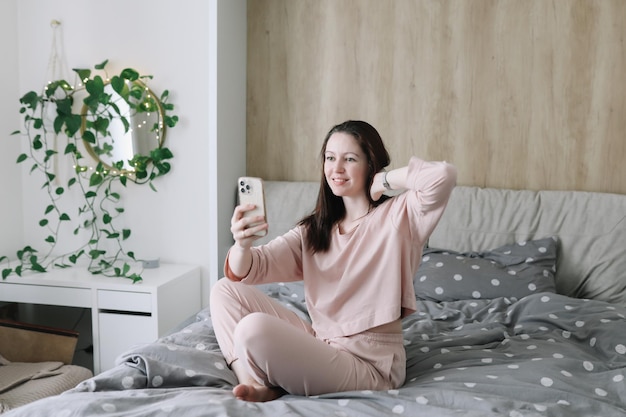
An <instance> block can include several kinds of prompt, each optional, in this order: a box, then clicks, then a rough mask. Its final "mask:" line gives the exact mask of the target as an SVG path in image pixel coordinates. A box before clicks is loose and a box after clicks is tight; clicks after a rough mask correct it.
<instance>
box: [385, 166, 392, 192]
mask: <svg viewBox="0 0 626 417" xmlns="http://www.w3.org/2000/svg"><path fill="white" fill-rule="evenodd" d="M383 186H384V187H385V188H386V189H387V190H388V191H392V190H393V188H391V185H389V183H388V182H387V171H385V172H384V173H383Z"/></svg>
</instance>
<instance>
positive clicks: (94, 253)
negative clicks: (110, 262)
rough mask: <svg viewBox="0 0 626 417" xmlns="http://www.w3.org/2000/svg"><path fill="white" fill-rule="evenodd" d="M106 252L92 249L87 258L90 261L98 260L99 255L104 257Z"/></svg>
mask: <svg viewBox="0 0 626 417" xmlns="http://www.w3.org/2000/svg"><path fill="white" fill-rule="evenodd" d="M105 253H106V252H105V251H103V250H98V249H92V250H90V251H89V257H90V258H91V259H97V258H99V257H100V256H101V255H104V254H105Z"/></svg>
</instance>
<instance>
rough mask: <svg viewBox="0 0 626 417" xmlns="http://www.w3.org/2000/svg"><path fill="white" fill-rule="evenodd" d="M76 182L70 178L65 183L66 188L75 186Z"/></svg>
mask: <svg viewBox="0 0 626 417" xmlns="http://www.w3.org/2000/svg"><path fill="white" fill-rule="evenodd" d="M76 181H78V180H77V179H76V178H70V179H69V180H68V181H67V188H70V187H71V186H72V185H74V184H76Z"/></svg>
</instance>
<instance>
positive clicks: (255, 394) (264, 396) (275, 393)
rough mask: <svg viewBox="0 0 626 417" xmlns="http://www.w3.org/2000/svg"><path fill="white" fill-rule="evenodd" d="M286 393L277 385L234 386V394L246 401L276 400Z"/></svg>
mask: <svg viewBox="0 0 626 417" xmlns="http://www.w3.org/2000/svg"><path fill="white" fill-rule="evenodd" d="M284 394H285V391H284V390H282V389H281V388H277V387H266V386H262V385H246V384H239V385H237V386H236V387H235V388H233V395H234V396H235V397H236V398H238V399H240V400H244V401H254V402H265V401H271V400H275V399H276V398H278V397H281V396H282V395H284Z"/></svg>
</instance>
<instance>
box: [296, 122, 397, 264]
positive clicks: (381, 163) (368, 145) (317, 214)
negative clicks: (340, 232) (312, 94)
mask: <svg viewBox="0 0 626 417" xmlns="http://www.w3.org/2000/svg"><path fill="white" fill-rule="evenodd" d="M337 132H343V133H347V134H350V135H351V136H352V137H354V139H355V140H356V141H357V143H358V144H359V146H360V147H361V150H362V151H363V153H364V154H365V156H366V158H367V178H366V181H365V184H366V189H365V194H366V195H367V198H368V199H369V201H370V204H371V206H372V207H376V206H378V205H379V204H381V203H382V202H384V201H385V200H386V199H388V198H389V197H388V196H385V195H383V196H382V197H381V198H380V199H379V200H377V201H374V200H373V199H372V197H371V195H370V193H369V190H370V188H371V187H372V182H373V181H374V175H376V174H377V173H378V172H380V171H381V170H382V169H383V168H385V167H387V166H388V165H389V162H390V159H389V153H388V152H387V149H386V148H385V145H384V143H383V140H382V138H381V137H380V134H378V131H377V130H376V129H375V128H374V127H373V126H372V125H370V124H369V123H366V122H363V121H360V120H348V121H345V122H343V123H340V124H338V125H336V126H334V127H333V128H332V129H330V131H329V132H328V134H326V138H325V139H324V144H323V145H322V150H321V152H320V159H321V171H322V179H321V181H320V188H319V193H318V195H317V203H316V205H315V209H314V210H313V212H312V213H311V214H309V215H308V216H306V217H304V218H303V219H302V220H300V223H299V224H300V225H302V226H304V230H305V239H306V242H307V244H308V247H309V249H310V250H311V251H312V252H313V253H316V252H325V251H327V250H328V248H329V247H330V236H331V231H332V229H333V226H334V225H335V224H336V223H337V222H339V221H340V220H341V219H343V217H344V216H345V214H346V207H345V206H344V204H343V199H342V198H341V197H338V196H336V195H335V194H333V192H332V190H331V189H330V186H329V185H328V183H327V182H326V176H325V175H324V155H325V153H326V145H327V144H328V140H329V139H330V137H331V136H332V135H333V134H334V133H337Z"/></svg>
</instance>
